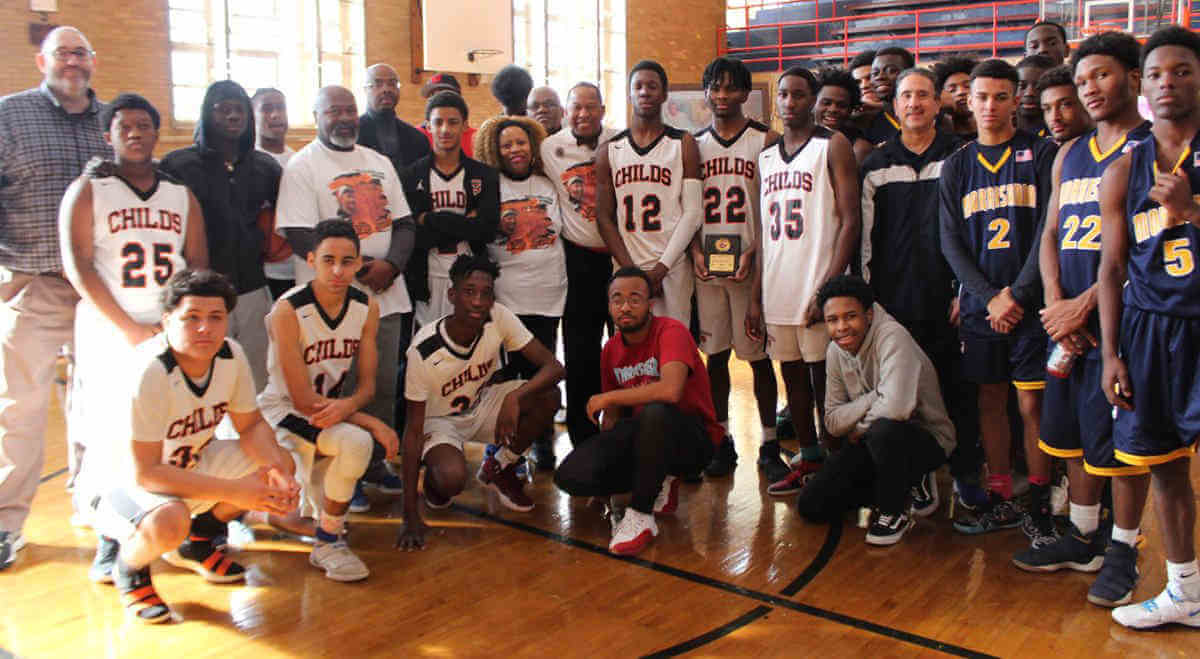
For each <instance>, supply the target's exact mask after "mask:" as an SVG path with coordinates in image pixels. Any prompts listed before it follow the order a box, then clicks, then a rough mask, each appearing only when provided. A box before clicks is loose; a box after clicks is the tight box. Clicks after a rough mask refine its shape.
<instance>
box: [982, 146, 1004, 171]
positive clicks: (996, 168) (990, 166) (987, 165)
mask: <svg viewBox="0 0 1200 659" xmlns="http://www.w3.org/2000/svg"><path fill="white" fill-rule="evenodd" d="M1011 155H1012V147H1011V146H1007V147H1004V153H1003V154H1002V155H1001V156H1000V160H998V161H996V164H995V165H993V164H992V163H990V162H988V159H987V158H984V157H983V154H982V153H976V154H975V157H976V158H978V159H979V164H981V165H983V166H984V168H985V169H987V170H988V171H989V172H991V173H993V174H995V173H996V172H998V171H1000V168H1001V167H1003V166H1004V163H1006V162H1008V157H1009V156H1011Z"/></svg>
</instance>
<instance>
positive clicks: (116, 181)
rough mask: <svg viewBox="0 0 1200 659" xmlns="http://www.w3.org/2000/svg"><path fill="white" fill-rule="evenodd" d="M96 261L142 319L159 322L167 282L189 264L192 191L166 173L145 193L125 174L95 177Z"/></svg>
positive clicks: (120, 298) (124, 303) (123, 303)
mask: <svg viewBox="0 0 1200 659" xmlns="http://www.w3.org/2000/svg"><path fill="white" fill-rule="evenodd" d="M91 184H92V219H93V221H92V227H93V229H92V240H93V245H94V247H93V250H94V251H93V256H92V264H93V267H94V268H95V269H96V273H97V274H99V275H100V279H101V281H103V282H104V284H105V285H106V286H108V290H109V291H110V292H112V295H113V298H115V299H116V301H117V304H118V305H120V306H121V308H122V309H124V310H125V312H126V313H128V314H129V315H130V316H131V317H132V318H133V319H134V320H136V321H137V322H139V323H157V322H158V321H159V320H160V317H161V316H162V310H161V306H160V305H161V302H160V296H161V293H162V289H163V287H164V286H165V285H166V283H167V280H168V279H170V278H171V275H173V274H175V272H176V271H178V270H181V269H183V268H184V267H186V266H185V263H184V260H183V243H184V237H185V236H186V235H187V222H188V189H187V187H186V186H184V185H181V184H179V183H176V182H174V181H173V180H171V179H168V178H166V177H164V176H162V175H161V174H158V175H156V179H155V182H154V186H153V187H152V188H151V189H150V190H149V192H146V193H142V192H141V191H140V190H137V189H136V188H134V187H133V186H131V185H130V184H129V183H127V182H126V181H125V179H123V178H121V177H119V176H105V177H101V178H93V179H92V180H91Z"/></svg>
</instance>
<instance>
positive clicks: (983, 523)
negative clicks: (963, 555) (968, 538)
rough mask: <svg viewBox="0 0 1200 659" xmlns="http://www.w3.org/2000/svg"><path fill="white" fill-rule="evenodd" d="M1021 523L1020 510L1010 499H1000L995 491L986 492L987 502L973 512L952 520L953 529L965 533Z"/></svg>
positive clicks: (1015, 525)
mask: <svg viewBox="0 0 1200 659" xmlns="http://www.w3.org/2000/svg"><path fill="white" fill-rule="evenodd" d="M1020 525H1021V511H1020V510H1019V509H1018V508H1017V505H1016V504H1015V503H1014V502H1013V500H1012V499H1001V498H1000V495H998V494H996V493H995V492H990V493H988V502H987V504H986V505H984V506H980V507H979V509H978V510H976V511H975V512H974V513H968V514H964V515H963V517H962V519H956V520H954V530H955V531H958V532H959V533H965V534H967V535H978V534H980V533H991V532H992V531H1000V530H1002V529H1012V528H1016V527H1018V526H1020Z"/></svg>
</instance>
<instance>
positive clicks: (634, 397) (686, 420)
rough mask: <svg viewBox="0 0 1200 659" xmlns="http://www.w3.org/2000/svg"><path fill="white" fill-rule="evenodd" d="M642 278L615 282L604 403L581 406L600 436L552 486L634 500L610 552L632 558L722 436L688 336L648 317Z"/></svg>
mask: <svg viewBox="0 0 1200 659" xmlns="http://www.w3.org/2000/svg"><path fill="white" fill-rule="evenodd" d="M650 291H651V281H650V276H649V275H648V274H646V272H645V271H644V270H642V269H641V268H637V267H625V268H621V269H620V270H617V271H616V272H615V273H613V277H612V282H611V283H610V284H609V287H608V308H609V311H610V313H611V314H612V317H613V324H614V325H615V326H616V328H617V330H618V334H617V336H614V337H612V338H611V339H609V340H608V343H607V344H606V345H605V346H604V351H603V352H602V354H601V357H600V359H601V363H602V364H603V369H602V371H601V372H602V373H603V374H604V383H603V385H602V390H603V393H600V394H597V395H595V396H592V397H591V399H589V400H588V404H587V413H588V416H589V417H591V418H592V419H594V420H596V422H597V423H599V424H600V433H599V434H598V435H596V436H595V437H593V438H592V439H590V440H588V442H587V443H585V444H583V445H580V446H576V447H575V450H574V451H572V452H571V454H570V455H568V456H567V457H566V459H564V460H563V462H562V464H561V465H559V466H558V472H557V473H555V475H554V483H555V484H556V485H558V487H559V488H560V489H562V490H563V491H564V492H566V493H568V494H570V495H572V496H593V497H601V496H611V495H614V494H623V493H626V492H630V493H632V497H631V499H630V502H629V507H628V508H626V509H625V514H624V515H623V516H622V517H621V521H620V523H618V524H617V525H616V527H615V528H614V529H613V534H612V540H611V541H610V542H609V543H608V550H609V551H611V552H612V553H614V554H620V555H632V554H637V553H638V552H640V551H642V550H643V549H645V548H646V547H647V546H648V545H649V544H650V543H651V541H653V540H654V537H655V536H657V535H658V524H657V523H656V522H655V520H654V517H655V515H670V514H672V513H674V512H675V509H676V508H677V507H678V504H679V477H680V476H686V475H689V474H694V473H697V472H699V471H700V470H701V469H703V468H704V465H706V464H708V462H709V460H710V459H711V458H712V455H713V447H714V446H716V445H717V444H719V443H720V442H721V437H722V435H723V434H724V433H723V432H722V431H721V426H720V425H718V424H717V420H716V416H715V414H714V413H713V403H712V395H711V393H710V389H709V384H708V375H707V373H706V372H705V370H704V364H703V363H702V362H701V361H700V353H699V351H697V350H696V343H695V342H694V341H692V336H691V334H689V333H688V329H687V327H685V326H684V325H683V324H681V323H679V322H678V321H676V320H674V319H671V318H663V317H661V316H657V315H655V314H654V313H653V312H652V311H651V292H650Z"/></svg>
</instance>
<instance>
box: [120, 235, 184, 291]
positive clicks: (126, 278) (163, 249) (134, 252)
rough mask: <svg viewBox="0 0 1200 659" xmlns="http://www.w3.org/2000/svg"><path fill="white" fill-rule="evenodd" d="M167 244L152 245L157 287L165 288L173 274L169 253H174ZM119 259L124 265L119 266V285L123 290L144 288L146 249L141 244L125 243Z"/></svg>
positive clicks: (172, 248) (173, 268) (172, 264)
mask: <svg viewBox="0 0 1200 659" xmlns="http://www.w3.org/2000/svg"><path fill="white" fill-rule="evenodd" d="M174 249H175V248H174V247H172V246H171V245H170V244H168V243H154V246H153V250H154V271H153V274H154V281H155V283H157V284H158V285H159V286H165V285H166V283H167V280H168V279H170V278H171V275H172V274H174V273H175V264H174V263H172V262H171V258H170V256H171V252H173V251H174ZM121 258H123V259H125V265H123V266H121V285H122V286H124V287H125V288H145V287H146V272H145V270H146V247H145V245H142V244H141V243H125V246H124V247H122V248H121Z"/></svg>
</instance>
